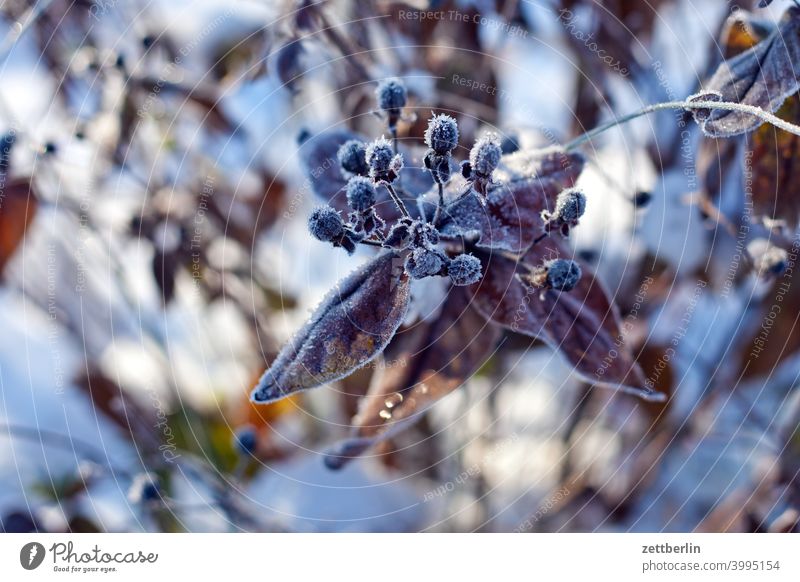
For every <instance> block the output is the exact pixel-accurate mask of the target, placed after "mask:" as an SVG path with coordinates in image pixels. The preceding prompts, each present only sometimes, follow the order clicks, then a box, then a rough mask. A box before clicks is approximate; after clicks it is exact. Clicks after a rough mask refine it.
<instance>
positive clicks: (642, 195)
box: [633, 190, 653, 208]
mask: <svg viewBox="0 0 800 582" xmlns="http://www.w3.org/2000/svg"><path fill="white" fill-rule="evenodd" d="M652 200H653V195H652V194H651V193H650V192H646V191H644V190H642V191H641V192H637V193H636V194H635V195H634V196H633V205H634V206H635V207H636V208H645V207H647V206H648V205H649V204H650V202H651V201H652Z"/></svg>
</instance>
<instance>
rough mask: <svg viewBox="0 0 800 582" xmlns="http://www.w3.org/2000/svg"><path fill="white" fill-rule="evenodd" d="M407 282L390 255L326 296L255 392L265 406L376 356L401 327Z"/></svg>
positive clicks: (348, 371)
mask: <svg viewBox="0 0 800 582" xmlns="http://www.w3.org/2000/svg"><path fill="white" fill-rule="evenodd" d="M409 297H410V294H409V280H408V276H407V275H406V274H405V271H404V270H403V263H402V260H400V258H399V257H398V256H397V255H395V254H394V253H384V254H382V255H379V256H378V257H376V258H374V259H372V260H371V261H370V262H369V263H367V264H366V265H365V266H363V267H362V268H360V269H358V270H357V271H355V272H354V273H352V274H351V275H349V276H348V277H347V278H345V279H344V280H343V281H341V282H340V283H339V284H338V285H337V286H336V288H335V289H334V290H333V291H331V293H329V294H328V296H327V298H326V299H325V300H324V301H323V302H322V304H321V305H320V306H319V307H318V308H317V310H316V312H315V313H314V315H313V316H312V317H311V320H310V321H309V322H308V323H307V324H306V325H305V326H304V327H303V328H302V329H301V330H300V331H299V332H298V333H297V335H295V337H294V338H292V340H291V341H289V342H288V343H287V344H286V346H284V348H283V349H282V350H281V352H280V353H279V354H278V357H277V358H276V359H275V361H274V362H273V364H272V366H270V368H269V369H268V370H267V371H266V372H264V375H263V376H262V377H261V379H260V380H259V382H258V385H257V386H256V387H255V388H254V389H253V392H252V394H251V398H252V399H253V401H254V402H257V403H267V402H272V401H275V400H279V399H281V398H284V397H286V396H288V395H290V394H293V393H295V392H300V391H302V390H308V389H309V388H316V387H317V386H320V385H321V384H325V383H327V382H333V381H334V380H338V379H340V378H343V377H344V376H347V375H349V374H351V373H352V372H353V371H354V370H356V369H358V368H360V367H362V366H363V365H365V364H366V363H368V362H369V361H370V360H372V359H373V358H375V357H376V356H377V355H379V354H380V353H381V352H382V351H383V350H384V348H385V347H386V344H388V343H389V341H390V340H391V339H392V337H393V336H394V334H395V332H396V331H397V328H398V327H399V326H400V324H401V323H402V321H403V318H404V316H405V314H406V310H407V308H408V302H409Z"/></svg>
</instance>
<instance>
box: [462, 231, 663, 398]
mask: <svg viewBox="0 0 800 582" xmlns="http://www.w3.org/2000/svg"><path fill="white" fill-rule="evenodd" d="M565 256H570V254H569V253H568V252H566V251H565V249H563V248H562V246H561V244H560V243H558V242H557V241H556V240H555V239H552V238H550V239H545V240H544V241H542V242H541V243H539V244H537V245H535V246H534V247H532V248H531V249H530V250H529V251H528V253H526V255H525V256H524V257H523V258H522V260H521V261H519V263H518V262H517V261H514V260H512V259H510V258H506V257H503V256H498V255H496V254H495V255H491V256H489V255H484V256H483V257H482V260H483V261H484V264H485V265H486V275H485V276H484V278H483V280H482V281H481V282H479V283H476V284H475V285H473V286H472V287H470V290H471V292H472V293H473V305H474V306H475V309H476V310H477V311H479V312H480V313H481V314H482V315H483V316H484V317H486V318H487V319H490V320H491V321H494V322H495V323H497V324H499V325H502V326H503V327H506V328H507V329H510V330H511V331H514V332H517V333H521V334H524V335H528V336H530V337H535V338H538V339H540V340H542V341H544V342H545V343H546V344H548V345H549V346H550V347H552V348H553V349H554V350H556V351H558V352H559V353H561V354H562V355H563V356H564V357H565V358H566V359H567V360H568V361H569V363H570V364H571V365H572V366H574V368H575V371H576V373H578V374H579V375H580V376H581V377H582V378H584V379H585V380H586V381H587V382H591V383H593V384H599V385H604V386H609V387H613V388H615V389H617V390H621V391H624V392H629V393H632V394H635V395H637V396H640V397H642V398H645V399H648V400H661V399H662V398H663V395H661V394H659V393H656V392H654V391H653V390H652V389H649V388H647V387H646V386H645V384H646V383H645V378H644V375H643V373H642V371H641V369H640V368H639V366H638V365H637V364H636V362H635V360H634V358H633V356H632V355H631V353H630V351H629V350H628V349H627V348H626V346H625V345H624V343H623V341H622V335H621V331H620V326H619V316H618V314H617V310H616V308H615V307H614V305H613V304H612V302H611V301H610V300H609V298H608V296H607V294H606V292H605V290H604V289H603V288H602V287H601V285H600V283H599V282H598V281H597V280H596V279H595V278H594V276H593V274H592V272H591V271H590V270H589V268H588V267H587V266H586V265H581V269H582V270H583V276H582V278H581V280H580V283H579V284H578V286H577V287H576V288H575V289H573V290H572V291H570V292H568V293H566V292H565V293H559V292H557V291H553V290H542V289H539V288H535V287H532V286H530V285H529V284H527V283H525V282H523V281H522V279H521V278H520V277H519V276H518V274H520V273H522V274H525V272H526V271H527V270H528V269H529V268H531V267H536V266H538V265H541V264H542V263H543V262H544V261H545V260H548V259H552V258H555V257H565Z"/></svg>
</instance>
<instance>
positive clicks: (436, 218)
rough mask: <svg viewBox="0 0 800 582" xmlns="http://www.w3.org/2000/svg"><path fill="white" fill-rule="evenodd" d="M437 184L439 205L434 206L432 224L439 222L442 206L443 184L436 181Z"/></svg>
mask: <svg viewBox="0 0 800 582" xmlns="http://www.w3.org/2000/svg"><path fill="white" fill-rule="evenodd" d="M437 185H438V186H439V205H438V206H437V207H436V211H435V212H434V213H433V222H432V223H431V224H433V225H434V226H436V225H437V224H439V218H440V217H441V215H442V208H444V184H442V183H441V182H437Z"/></svg>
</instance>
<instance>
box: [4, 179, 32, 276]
mask: <svg viewBox="0 0 800 582" xmlns="http://www.w3.org/2000/svg"><path fill="white" fill-rule="evenodd" d="M0 178H2V179H3V181H4V180H5V174H2V175H0ZM38 206H39V203H38V201H37V199H36V195H35V193H34V191H33V187H32V185H31V182H30V180H29V179H27V178H19V179H15V180H12V181H10V182H9V183H8V184H0V273H2V272H3V268H4V267H5V265H6V263H7V262H8V260H9V259H10V258H11V256H12V255H13V254H14V252H15V251H16V250H17V247H18V246H19V244H20V242H22V239H23V238H25V232H26V231H27V229H28V226H29V225H30V223H31V222H32V221H33V218H34V217H35V216H36V210H37V208H38Z"/></svg>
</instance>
